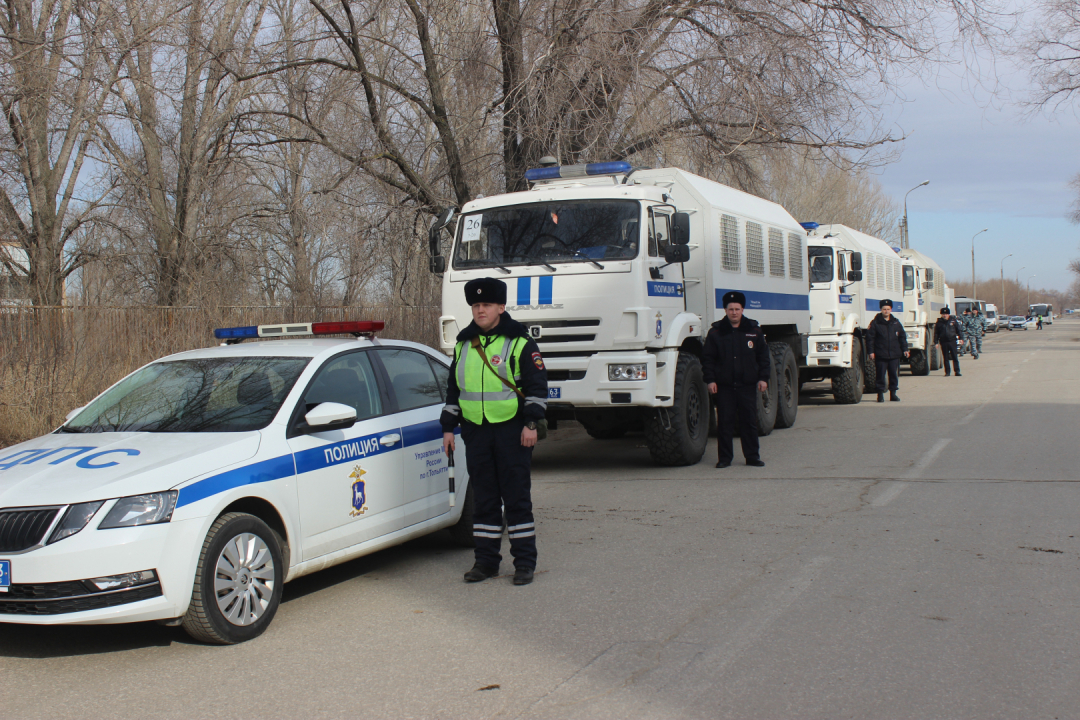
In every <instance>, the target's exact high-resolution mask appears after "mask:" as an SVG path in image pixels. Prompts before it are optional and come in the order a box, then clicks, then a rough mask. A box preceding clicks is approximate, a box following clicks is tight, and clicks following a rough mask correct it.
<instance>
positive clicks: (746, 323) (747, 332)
mask: <svg viewBox="0 0 1080 720" xmlns="http://www.w3.org/2000/svg"><path fill="white" fill-rule="evenodd" d="M723 302H724V313H725V315H726V317H724V318H723V319H722V320H718V321H717V322H714V323H713V324H712V327H711V328H710V329H709V334H708V335H707V336H706V337H705V350H704V352H703V357H702V360H703V366H704V367H703V374H704V376H705V382H706V383H708V385H709V392H710V393H713V394H714V395H715V396H716V411H717V414H718V420H719V422H718V425H717V426H718V430H717V434H716V448H717V454H718V455H719V461H718V462H717V463H716V467H718V468H726V467H730V466H731V460H732V458H734V457H735V453H734V451H733V450H732V446H731V438H732V433H733V431H734V427H735V422H736V415H737V416H738V422H739V439H740V440H741V441H742V452H743V457H744V458H746V464H747V465H753V466H754V467H765V463H764V462H762V461H761V455H760V453H759V448H758V424H757V406H758V393H761V392H765V391H766V390H767V389H768V387H769V370H770V367H769V363H770V362H771V360H770V359H769V348H768V346H767V345H766V343H765V333H764V332H763V331H762V329H761V326H760V325H758V324H757V322H756V321H754V320H751V319H750V318H748V317H744V316H743V308H744V307H746V296H745V295H743V294H742V293H741V292H738V291H732V292H729V293H726V294H725V295H724V298H723Z"/></svg>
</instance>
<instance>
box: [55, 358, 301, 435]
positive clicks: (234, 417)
mask: <svg viewBox="0 0 1080 720" xmlns="http://www.w3.org/2000/svg"><path fill="white" fill-rule="evenodd" d="M309 362H310V358H297V357H225V358H201V359H198V360H174V361H171V362H159V363H154V364H152V365H147V366H146V367H144V368H142V369H141V370H139V371H137V372H135V373H133V374H132V375H130V376H128V377H127V378H124V380H122V381H121V382H119V383H118V384H117V385H116V386H115V387H113V388H111V389H110V390H108V391H107V392H106V393H105V394H104V395H102V396H101V397H99V398H98V399H97V400H95V401H93V402H92V403H90V404H89V405H87V406H86V408H85V409H83V410H82V412H80V413H79V414H78V415H76V416H75V417H74V418H73V419H72V420H71V421H70V422H69V423H67V424H66V425H64V427H62V428H61V431H62V432H81V433H99V432H244V431H248V430H258V429H259V428H263V427H266V425H268V424H269V423H270V421H271V420H273V419H274V415H276V414H277V411H278V409H279V408H280V407H281V403H283V402H284V401H285V396H286V395H288V394H289V390H291V389H292V386H293V384H294V383H295V382H296V379H297V378H298V377H300V373H301V372H303V370H304V368H305V367H306V366H307V364H308V363H309Z"/></svg>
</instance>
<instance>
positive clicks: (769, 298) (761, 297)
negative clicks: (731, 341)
mask: <svg viewBox="0 0 1080 720" xmlns="http://www.w3.org/2000/svg"><path fill="white" fill-rule="evenodd" d="M730 290H731V288H727V289H721V288H717V289H716V307H717V308H721V309H722V308H723V307H724V294H725V293H727V292H730ZM739 292H741V293H742V294H744V295H746V308H745V309H746V310H809V309H810V296H809V295H791V294H789V293H771V292H754V291H751V290H740V291H739Z"/></svg>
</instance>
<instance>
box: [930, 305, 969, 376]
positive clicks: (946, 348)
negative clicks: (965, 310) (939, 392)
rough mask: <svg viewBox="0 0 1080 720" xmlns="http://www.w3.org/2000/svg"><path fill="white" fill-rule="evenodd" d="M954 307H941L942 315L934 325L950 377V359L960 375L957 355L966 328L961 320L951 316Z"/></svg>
mask: <svg viewBox="0 0 1080 720" xmlns="http://www.w3.org/2000/svg"><path fill="white" fill-rule="evenodd" d="M951 313H952V309H951V308H949V306H948V305H946V306H945V307H943V308H941V317H940V318H938V321H937V323H935V325H934V343H935V344H937V345H939V346H941V359H942V363H943V364H944V365H945V377H949V360H950V359H951V360H952V364H953V369H954V370H956V377H960V358H959V356H958V355H957V352H958V350H957V344H958V341H959V340H963V337H964V328H963V326H961V325H960V322H959V321H958V320H957V319H956V318H954V317H950V315H951Z"/></svg>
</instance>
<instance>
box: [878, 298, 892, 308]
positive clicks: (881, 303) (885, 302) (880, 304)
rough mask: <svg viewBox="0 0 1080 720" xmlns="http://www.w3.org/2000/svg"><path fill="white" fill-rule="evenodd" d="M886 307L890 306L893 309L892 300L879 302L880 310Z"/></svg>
mask: <svg viewBox="0 0 1080 720" xmlns="http://www.w3.org/2000/svg"><path fill="white" fill-rule="evenodd" d="M886 305H888V306H889V307H892V300H888V299H885V300H882V301H881V302H879V303H878V304H877V306H878V309H879V310H880V309H881V308H883V307H885V306H886Z"/></svg>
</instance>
